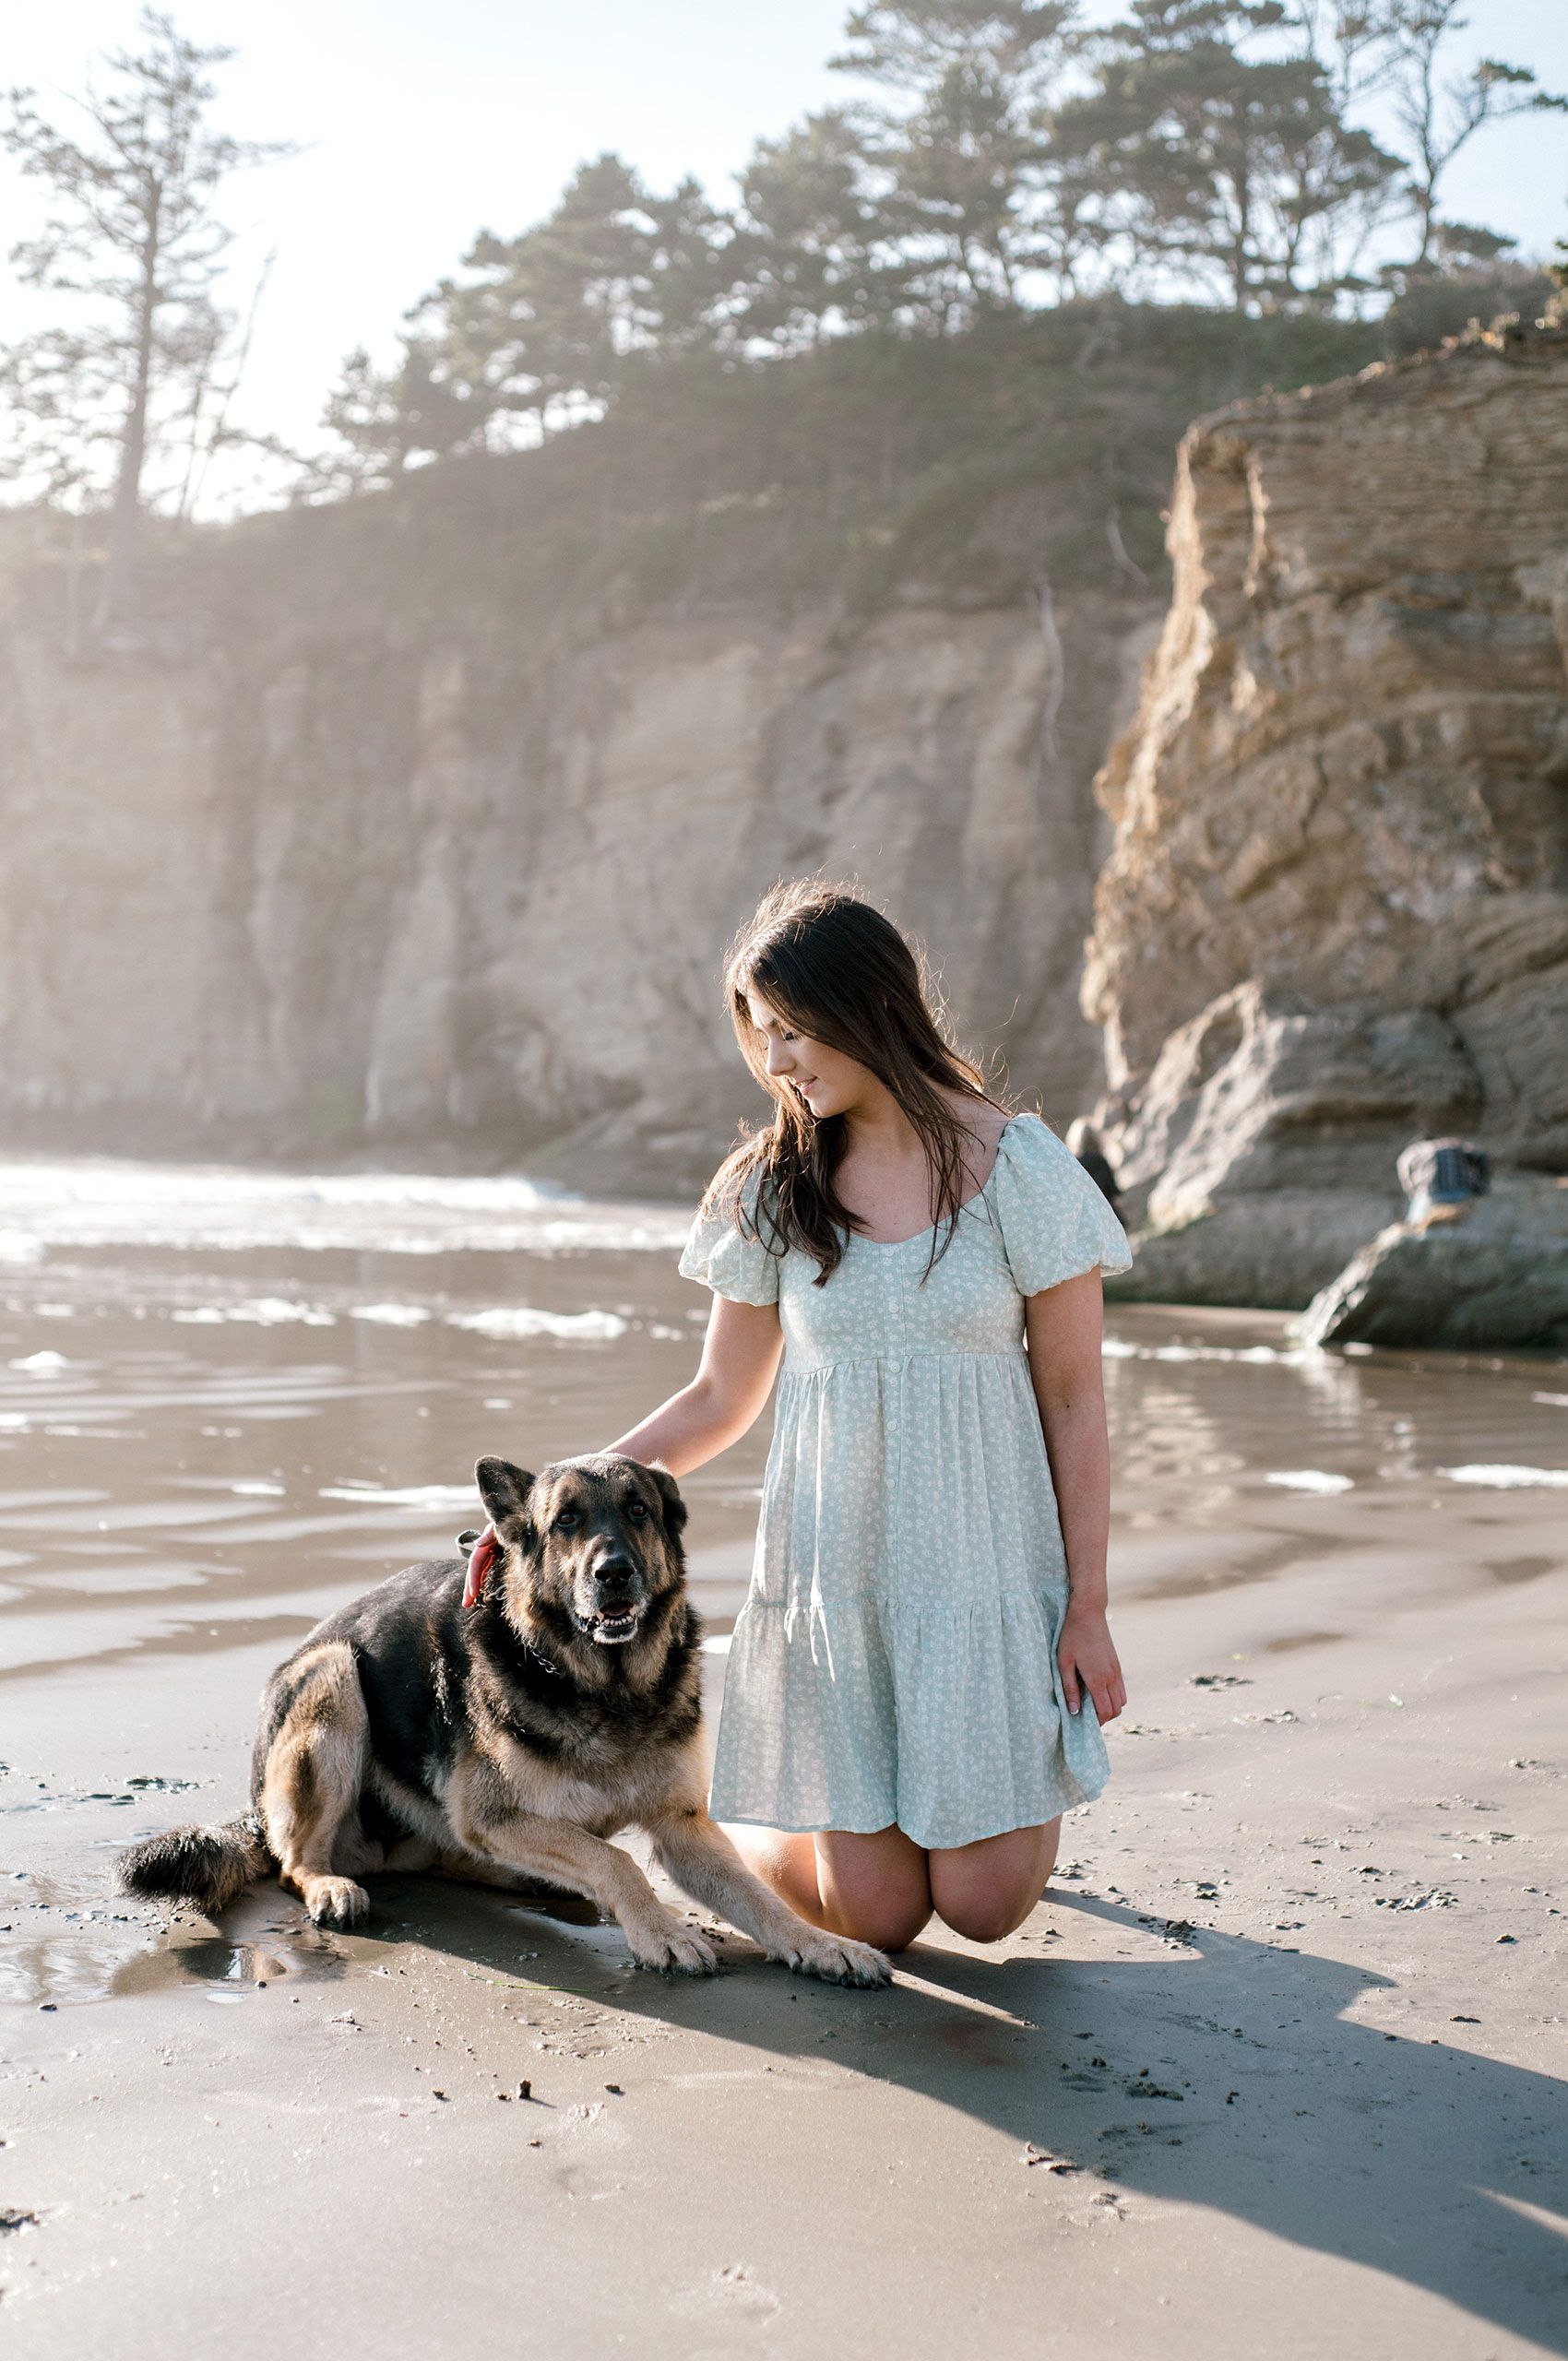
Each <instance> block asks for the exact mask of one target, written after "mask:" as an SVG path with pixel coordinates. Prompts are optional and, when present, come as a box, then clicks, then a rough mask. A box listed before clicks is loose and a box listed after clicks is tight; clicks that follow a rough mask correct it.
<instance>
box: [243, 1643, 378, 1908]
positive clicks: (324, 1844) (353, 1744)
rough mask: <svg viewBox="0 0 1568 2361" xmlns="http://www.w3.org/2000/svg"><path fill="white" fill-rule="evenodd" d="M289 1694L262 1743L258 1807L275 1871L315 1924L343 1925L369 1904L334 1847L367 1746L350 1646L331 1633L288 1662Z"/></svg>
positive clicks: (353, 1800) (352, 1819)
mask: <svg viewBox="0 0 1568 2361" xmlns="http://www.w3.org/2000/svg"><path fill="white" fill-rule="evenodd" d="M289 1679H290V1689H291V1695H290V1699H289V1703H288V1708H287V1710H286V1712H285V1713H284V1715H283V1718H282V1721H281V1722H280V1724H279V1728H278V1735H277V1737H276V1738H274V1739H273V1741H272V1744H271V1746H270V1747H269V1749H268V1750H267V1763H266V1767H265V1769H264V1771H263V1774H262V1783H261V1812H262V1818H263V1821H265V1824H266V1828H267V1840H268V1842H269V1844H270V1845H271V1846H272V1850H273V1852H274V1853H275V1854H276V1855H277V1857H278V1874H279V1877H280V1878H281V1879H282V1880H283V1883H284V1884H285V1885H287V1886H291V1887H292V1888H293V1890H294V1892H296V1893H297V1894H298V1895H299V1897H300V1900H301V1901H302V1902H303V1904H304V1905H305V1908H306V1909H307V1910H308V1911H309V1912H310V1915H311V1916H312V1917H313V1918H314V1919H315V1922H316V1925H317V1926H318V1927H351V1926H352V1925H353V1923H354V1921H355V1920H356V1919H358V1918H362V1917H363V1916H364V1915H365V1912H366V1911H367V1910H368V1909H369V1907H370V1897H369V1895H368V1894H367V1893H366V1892H365V1890H364V1888H363V1886H362V1885H357V1884H356V1883H355V1882H354V1880H353V1879H352V1878H349V1877H344V1876H342V1875H340V1874H339V1870H338V1866H337V1863H336V1861H335V1858H334V1848H335V1846H337V1845H338V1843H339V1836H340V1835H341V1833H343V1830H344V1827H345V1823H351V1824H352V1825H354V1826H357V1824H358V1823H357V1807H358V1804H359V1798H360V1789H361V1786H362V1783H363V1779H364V1771H365V1758H366V1755H367V1752H368V1750H369V1743H370V1725H369V1719H368V1716H367V1715H366V1713H365V1703H364V1692H363V1691H362V1689H361V1687H360V1677H359V1672H358V1669H357V1667H356V1666H355V1663H354V1659H353V1655H352V1654H351V1652H350V1650H349V1649H348V1648H346V1647H345V1646H344V1645H343V1644H342V1643H341V1642H338V1641H334V1642H330V1643H327V1645H325V1646H323V1647H320V1648H315V1649H313V1650H312V1651H311V1653H310V1655H307V1656H302V1657H301V1658H300V1659H299V1661H298V1662H297V1663H296V1664H294V1665H292V1666H291V1667H290V1674H289Z"/></svg>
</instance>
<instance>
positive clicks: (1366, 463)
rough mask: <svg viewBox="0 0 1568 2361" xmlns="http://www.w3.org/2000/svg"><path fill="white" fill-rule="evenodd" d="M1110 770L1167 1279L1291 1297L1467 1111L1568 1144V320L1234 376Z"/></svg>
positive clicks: (1127, 959)
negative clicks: (1137, 701) (1150, 654)
mask: <svg viewBox="0 0 1568 2361" xmlns="http://www.w3.org/2000/svg"><path fill="white" fill-rule="evenodd" d="M1170 545H1171V550H1172V554H1173V557H1174V561H1175V569H1176V579H1175V591H1174V599H1173V603H1172V607H1171V610H1170V616H1169V619H1168V621H1167V623H1166V627H1165V632H1164V635H1163V637H1162V639H1161V642H1160V645H1159V647H1158V652H1157V655H1156V657H1155V658H1154V660H1153V662H1152V664H1151V666H1150V668H1149V671H1148V674H1147V677H1146V682H1145V686H1144V694H1143V699H1142V704H1141V706H1140V709H1139V712H1138V715H1137V718H1136V720H1135V721H1134V725H1133V727H1132V728H1131V729H1130V730H1129V731H1128V732H1127V733H1126V735H1125V736H1124V737H1123V739H1122V740H1121V741H1120V742H1118V744H1117V745H1116V746H1115V748H1114V749H1113V751H1112V753H1111V757H1110V759H1109V761H1108V763H1107V765H1106V766H1105V768H1104V770H1103V772H1102V774H1101V777H1100V780H1099V792H1100V794H1101V797H1102V800H1103V801H1104V802H1105V804H1106V807H1107V810H1108V811H1109V813H1110V814H1111V818H1112V820H1113V822H1114V824H1115V832H1116V833H1115V842H1114V846H1113V848H1112V851H1111V857H1110V860H1109V861H1108V862H1107V865H1106V867H1105V870H1104V872H1103V873H1102V875H1101V877H1100V880H1099V887H1098V892H1097V901H1096V919H1095V931H1094V937H1093V941H1092V943H1091V944H1090V948H1089V955H1088V961H1087V974H1086V984H1085V1006H1086V1008H1087V1010H1088V1011H1089V1013H1090V1014H1092V1015H1093V1016H1094V1017H1095V1018H1096V1019H1097V1020H1098V1021H1099V1023H1101V1024H1102V1025H1103V1026H1105V1028H1106V1038H1107V1052H1108V1058H1107V1062H1108V1072H1109V1094H1108V1098H1107V1102H1106V1106H1105V1109H1104V1110H1103V1111H1104V1116H1105V1120H1106V1122H1107V1124H1108V1126H1109V1128H1110V1129H1111V1133H1112V1135H1113V1139H1114V1142H1115V1145H1116V1146H1117V1147H1118V1149H1119V1151H1120V1157H1121V1160H1122V1165H1123V1173H1124V1177H1125V1178H1126V1179H1127V1181H1129V1183H1130V1184H1131V1189H1132V1204H1133V1209H1134V1215H1135V1216H1138V1217H1141V1218H1142V1219H1143V1220H1144V1221H1145V1222H1146V1225H1147V1228H1148V1232H1149V1235H1148V1238H1147V1240H1146V1248H1145V1252H1144V1253H1143V1254H1142V1256H1141V1257H1140V1263H1139V1267H1138V1270H1137V1271H1136V1273H1135V1274H1134V1276H1133V1279H1132V1280H1131V1282H1130V1283H1129V1285H1130V1287H1131V1288H1132V1289H1133V1290H1134V1291H1137V1292H1143V1293H1147V1294H1166V1295H1184V1296H1188V1297H1192V1298H1195V1299H1210V1300H1217V1301H1240V1300H1250V1301H1253V1302H1265V1303H1267V1302H1274V1303H1279V1304H1288V1305H1289V1304H1293V1305H1301V1304H1303V1303H1305V1301H1306V1300H1307V1299H1308V1298H1309V1297H1310V1296H1311V1295H1313V1293H1314V1292H1315V1290H1316V1289H1317V1288H1318V1287H1322V1286H1324V1284H1326V1283H1327V1282H1328V1280H1330V1279H1331V1278H1332V1276H1333V1275H1334V1274H1335V1272H1336V1270H1337V1269H1338V1268H1339V1267H1340V1265H1341V1264H1343V1263H1344V1261H1345V1260H1346V1258H1347V1255H1348V1253H1349V1252H1351V1251H1353V1249H1354V1248H1355V1247H1356V1246H1358V1245H1359V1244H1360V1243H1362V1242H1364V1241H1365V1240H1366V1239H1367V1238H1368V1237H1369V1236H1370V1235H1371V1234H1372V1231H1373V1230H1375V1229H1376V1228H1380V1227H1381V1226H1382V1224H1383V1223H1384V1222H1385V1221H1387V1220H1389V1219H1391V1218H1392V1217H1393V1216H1394V1215H1395V1214H1396V1211H1397V1210H1398V1204H1399V1200H1398V1195H1397V1190H1396V1181H1395V1177H1394V1159H1395V1157H1396V1154H1397V1152H1398V1150H1399V1148H1400V1147H1401V1146H1402V1145H1405V1143H1406V1142H1407V1141H1408V1140H1409V1139H1410V1138H1412V1137H1414V1136H1416V1135H1417V1134H1418V1133H1431V1132H1434V1131H1455V1130H1460V1131H1466V1132H1467V1133H1471V1134H1473V1135H1474V1136H1476V1137H1477V1138H1478V1139H1479V1140H1480V1141H1481V1142H1482V1144H1483V1145H1486V1146H1487V1147H1488V1148H1489V1149H1490V1150H1491V1153H1492V1155H1493V1156H1494V1157H1496V1158H1497V1159H1498V1160H1499V1161H1500V1163H1501V1164H1503V1165H1504V1166H1507V1165H1509V1164H1513V1165H1515V1166H1524V1167H1530V1168H1536V1169H1541V1170H1544V1171H1548V1172H1560V1171H1562V1170H1565V1169H1568V671H1565V665H1568V333H1564V332H1562V331H1561V330H1558V331H1551V330H1545V331H1538V332H1537V331H1532V332H1526V333H1520V332H1518V331H1512V332H1510V333H1508V334H1507V335H1506V336H1503V335H1500V336H1496V337H1491V338H1484V339H1480V340H1477V341H1474V342H1471V343H1469V344H1467V345H1465V346H1462V347H1458V348H1455V349H1451V350H1445V351H1444V352H1443V353H1441V354H1439V355H1436V356H1430V357H1427V358H1424V359H1421V360H1419V361H1415V362H1404V363H1400V364H1397V365H1396V366H1393V367H1388V368H1382V369H1376V370H1372V371H1370V372H1368V373H1367V374H1364V375H1362V376H1360V377H1358V378H1354V379H1350V380H1346V381H1344V382H1342V383H1340V384H1338V385H1336V386H1327V387H1324V388H1321V389H1318V390H1315V391H1311V392H1307V393H1303V394H1301V395H1296V396H1291V397H1270V398H1267V399H1265V400H1261V401H1252V402H1247V403H1243V404H1240V405H1238V406H1237V407H1236V408H1234V409H1229V410H1226V411H1223V412H1221V413H1219V414H1218V416H1216V417H1214V418H1211V419H1208V420H1206V421H1203V422H1202V423H1200V424H1199V425H1197V426H1195V427H1194V429H1193V430H1192V432H1191V433H1189V435H1188V436H1187V438H1186V440H1185V443H1184V444H1183V446H1182V457H1181V465H1180V470H1179V475H1178V481H1177V487H1176V493H1175V498H1174V502H1173V505H1172V512H1171V521H1170Z"/></svg>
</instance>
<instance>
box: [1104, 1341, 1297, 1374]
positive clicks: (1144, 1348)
mask: <svg viewBox="0 0 1568 2361" xmlns="http://www.w3.org/2000/svg"><path fill="white" fill-rule="evenodd" d="M1100 1350H1101V1352H1102V1353H1103V1354H1104V1356H1105V1358H1106V1359H1107V1360H1108V1361H1252V1362H1254V1363H1256V1364H1257V1365H1258V1366H1259V1367H1265V1366H1272V1367H1274V1368H1277V1369H1296V1368H1299V1367H1300V1366H1301V1362H1303V1361H1304V1360H1306V1359H1308V1358H1311V1357H1310V1356H1309V1355H1308V1354H1306V1353H1304V1352H1287V1351H1286V1350H1285V1349H1284V1348H1283V1347H1280V1346H1278V1345H1141V1344H1137V1343H1135V1342H1134V1339H1133V1338H1131V1337H1129V1336H1107V1337H1106V1339H1105V1341H1104V1343H1103V1345H1102V1346H1101V1347H1100Z"/></svg>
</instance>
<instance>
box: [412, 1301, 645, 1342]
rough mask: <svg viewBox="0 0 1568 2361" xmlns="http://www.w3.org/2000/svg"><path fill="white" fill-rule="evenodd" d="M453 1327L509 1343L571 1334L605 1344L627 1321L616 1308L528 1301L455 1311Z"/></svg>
mask: <svg viewBox="0 0 1568 2361" xmlns="http://www.w3.org/2000/svg"><path fill="white" fill-rule="evenodd" d="M448 1318H449V1320H450V1323H451V1325H452V1326H453V1327H454V1328H471V1329H472V1330H473V1331H474V1333H475V1334H476V1335H481V1336H493V1337H497V1338H500V1339H503V1340H505V1341H506V1342H507V1343H510V1342H511V1341H512V1340H513V1339H514V1338H517V1337H523V1336H563V1337H572V1338H575V1339H576V1340H577V1341H578V1342H579V1343H584V1344H607V1343H608V1342H609V1341H610V1339H611V1338H612V1336H624V1335H625V1333H626V1329H627V1326H628V1324H629V1323H627V1322H626V1321H624V1320H623V1319H622V1317H621V1315H620V1313H619V1312H618V1311H535V1310H534V1309H533V1308H532V1306H531V1305H529V1304H517V1305H513V1306H505V1305H497V1306H496V1308H495V1309H494V1310H493V1311H454V1312H451V1313H449V1314H448Z"/></svg>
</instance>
